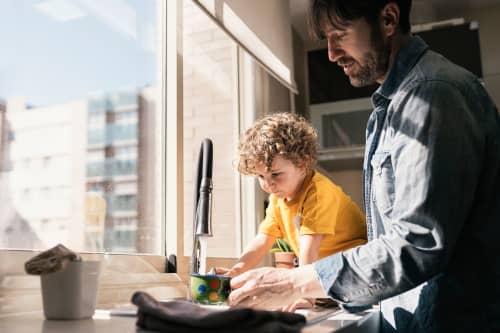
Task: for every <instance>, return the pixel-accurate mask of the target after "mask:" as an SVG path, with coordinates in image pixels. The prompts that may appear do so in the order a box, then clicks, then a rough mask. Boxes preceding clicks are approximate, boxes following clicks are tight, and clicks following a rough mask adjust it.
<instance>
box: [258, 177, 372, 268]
mask: <svg viewBox="0 0 500 333" xmlns="http://www.w3.org/2000/svg"><path fill="white" fill-rule="evenodd" d="M296 225H297V226H296ZM259 232H260V233H263V234H267V235H270V236H274V237H281V238H284V239H285V240H286V241H287V242H288V244H290V245H291V246H292V248H293V250H294V252H295V254H297V255H299V237H300V235H312V234H323V240H322V241H321V245H320V248H319V252H318V259H321V258H323V257H326V256H329V255H331V254H333V253H336V252H340V251H343V250H346V249H349V248H351V247H355V246H358V245H361V244H364V243H366V220H365V216H364V214H363V213H362V212H361V211H360V209H359V208H358V206H357V205H356V204H355V203H354V202H353V201H352V199H351V197H349V196H348V195H347V194H345V193H344V192H343V191H342V189H341V188H340V187H339V186H337V185H335V184H334V183H333V182H332V181H330V179H328V178H327V177H325V176H323V175H322V174H321V173H319V172H317V171H314V170H313V171H312V172H311V173H310V174H308V175H307V176H306V180H305V181H304V184H303V185H302V188H301V190H300V191H299V193H298V194H297V196H296V197H295V198H294V199H292V200H291V201H286V200H284V199H278V198H276V197H275V196H274V195H272V194H271V195H270V196H269V206H268V207H267V209H266V217H265V219H264V221H262V222H261V224H260V226H259Z"/></svg>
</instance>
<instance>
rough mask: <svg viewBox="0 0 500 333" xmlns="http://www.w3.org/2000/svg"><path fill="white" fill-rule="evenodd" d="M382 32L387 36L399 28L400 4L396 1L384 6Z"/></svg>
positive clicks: (381, 18)
mask: <svg viewBox="0 0 500 333" xmlns="http://www.w3.org/2000/svg"><path fill="white" fill-rule="evenodd" d="M380 20H381V26H382V33H383V34H384V35H385V36H387V37H390V36H393V35H395V34H396V33H397V31H398V28H399V6H398V5H397V3H395V2H389V3H388V4H386V5H385V6H384V8H383V9H382V11H381V13H380Z"/></svg>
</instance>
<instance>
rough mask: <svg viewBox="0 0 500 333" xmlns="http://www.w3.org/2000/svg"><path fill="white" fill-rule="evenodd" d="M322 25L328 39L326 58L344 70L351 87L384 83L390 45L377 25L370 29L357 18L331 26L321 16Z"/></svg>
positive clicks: (328, 21)
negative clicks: (337, 25) (346, 23)
mask: <svg viewBox="0 0 500 333" xmlns="http://www.w3.org/2000/svg"><path fill="white" fill-rule="evenodd" d="M321 27H322V30H323V32H324V34H325V36H326V38H327V41H328V58H329V59H330V61H332V62H336V63H337V64H338V65H339V66H341V67H342V68H343V69H344V73H345V74H346V75H347V76H348V77H349V80H350V82H351V84H352V85H353V86H355V87H363V86H367V85H370V84H374V83H376V82H378V83H382V82H383V80H384V79H385V75H386V74H387V70H388V67H389V57H390V47H389V46H388V43H387V41H386V40H384V38H383V36H382V33H381V30H380V27H379V26H378V25H377V26H375V27H373V28H372V27H371V26H370V25H369V24H368V22H367V21H366V20H365V19H358V20H355V21H350V22H349V24H348V25H340V24H339V27H334V26H333V25H332V23H331V22H330V20H329V19H328V18H327V17H324V19H323V20H322V24H321ZM340 27H341V28H340Z"/></svg>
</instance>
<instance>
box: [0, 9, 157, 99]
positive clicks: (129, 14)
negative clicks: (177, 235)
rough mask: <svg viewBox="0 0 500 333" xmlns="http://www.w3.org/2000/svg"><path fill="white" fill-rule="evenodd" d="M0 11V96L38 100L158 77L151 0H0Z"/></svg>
mask: <svg viewBox="0 0 500 333" xmlns="http://www.w3.org/2000/svg"><path fill="white" fill-rule="evenodd" d="M158 1H162V0H158ZM0 13H2V19H1V20H0V43H1V44H0V45H1V46H0V99H3V100H6V99H8V98H9V97H13V96H26V98H27V103H28V104H29V105H31V106H44V105H51V104H60V103H64V102H67V101H71V100H75V99H80V98H85V97H86V96H87V95H89V94H93V93H99V92H113V91H118V90H122V89H134V88H140V87H144V86H151V85H156V84H157V74H156V73H157V60H156V59H157V48H158V47H157V42H156V40H157V35H158V28H157V27H158V22H157V0H98V1H96V0H1V1H0Z"/></svg>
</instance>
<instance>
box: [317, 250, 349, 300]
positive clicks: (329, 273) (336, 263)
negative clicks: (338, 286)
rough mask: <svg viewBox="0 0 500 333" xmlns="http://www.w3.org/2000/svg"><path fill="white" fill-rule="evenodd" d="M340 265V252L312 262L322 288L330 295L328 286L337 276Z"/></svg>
mask: <svg viewBox="0 0 500 333" xmlns="http://www.w3.org/2000/svg"><path fill="white" fill-rule="evenodd" d="M342 266H343V261H342V254H341V253H336V254H333V255H331V256H328V257H326V258H323V259H320V260H317V261H315V262H314V263H313V267H314V270H316V273H317V274H318V277H319V281H320V282H321V285H322V287H323V290H324V291H326V292H327V293H328V294H329V295H330V296H332V295H331V294H330V288H331V287H332V286H333V284H334V283H335V280H337V276H338V275H339V271H340V270H341V268H342Z"/></svg>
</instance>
